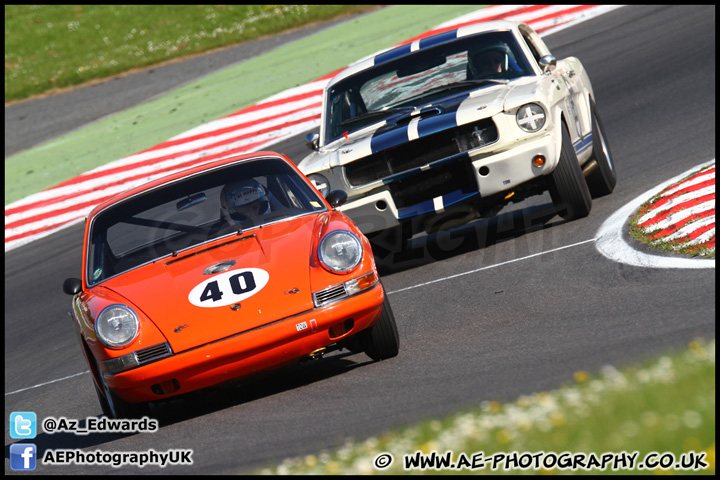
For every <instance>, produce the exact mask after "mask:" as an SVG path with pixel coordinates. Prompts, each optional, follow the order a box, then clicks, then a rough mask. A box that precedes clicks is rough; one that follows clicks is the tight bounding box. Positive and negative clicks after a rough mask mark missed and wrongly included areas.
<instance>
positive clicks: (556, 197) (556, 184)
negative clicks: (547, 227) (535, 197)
mask: <svg viewBox="0 0 720 480" xmlns="http://www.w3.org/2000/svg"><path fill="white" fill-rule="evenodd" d="M549 190H550V197H551V198H552V201H553V204H554V205H555V208H557V210H558V214H559V215H560V216H561V217H562V218H564V219H565V220H568V221H569V220H575V219H577V218H582V217H587V216H588V214H589V213H590V208H591V207H592V197H591V196H590V190H589V189H588V185H587V182H585V177H583V174H582V170H580V165H579V164H578V159H577V155H576V154H575V149H574V148H573V146H572V141H571V140H570V134H569V133H568V130H567V127H566V126H565V124H563V126H562V147H561V151H560V160H559V161H558V165H557V167H556V168H555V171H553V173H552V174H550V188H549Z"/></svg>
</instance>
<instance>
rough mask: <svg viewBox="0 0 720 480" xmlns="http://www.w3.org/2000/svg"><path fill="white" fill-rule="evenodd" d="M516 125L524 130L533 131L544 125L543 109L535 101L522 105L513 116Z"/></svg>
mask: <svg viewBox="0 0 720 480" xmlns="http://www.w3.org/2000/svg"><path fill="white" fill-rule="evenodd" d="M515 118H516V120H517V124H518V127H520V129H522V130H523V131H524V132H528V133H535V132H537V131H538V130H540V129H541V128H542V127H543V126H545V110H544V109H543V108H542V107H541V106H540V105H538V104H537V103H528V104H527V105H523V106H522V107H520V108H519V109H518V111H517V114H516V116H515Z"/></svg>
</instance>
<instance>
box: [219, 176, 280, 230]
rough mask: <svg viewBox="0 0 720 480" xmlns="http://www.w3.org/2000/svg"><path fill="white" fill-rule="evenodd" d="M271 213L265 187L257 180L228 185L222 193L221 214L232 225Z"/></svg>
mask: <svg viewBox="0 0 720 480" xmlns="http://www.w3.org/2000/svg"><path fill="white" fill-rule="evenodd" d="M269 211H270V202H269V201H268V196H267V193H266V192H265V187H263V186H262V185H261V184H260V183H259V182H257V181H256V180H253V179H249V180H241V181H239V182H232V183H228V184H227V185H225V186H224V187H223V189H222V191H221V192H220V214H221V217H222V219H223V220H225V221H226V222H227V223H228V224H230V225H234V224H236V223H240V222H242V221H245V220H247V219H249V218H251V217H254V216H257V215H262V214H264V213H268V212H269Z"/></svg>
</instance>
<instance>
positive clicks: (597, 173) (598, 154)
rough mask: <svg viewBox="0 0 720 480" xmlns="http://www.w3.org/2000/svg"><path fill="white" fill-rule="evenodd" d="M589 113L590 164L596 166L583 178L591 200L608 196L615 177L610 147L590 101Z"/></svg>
mask: <svg viewBox="0 0 720 480" xmlns="http://www.w3.org/2000/svg"><path fill="white" fill-rule="evenodd" d="M590 111H591V114H592V135H593V155H592V157H591V160H590V161H591V162H592V161H594V162H595V163H596V164H597V165H596V166H594V168H593V170H592V171H591V172H590V173H589V174H588V176H587V177H586V178H585V180H586V181H587V184H588V188H589V189H590V195H592V197H593V198H597V197H602V196H604V195H609V194H610V193H612V191H613V190H614V189H615V183H616V182H617V177H616V176H615V165H614V164H613V157H612V154H611V153H610V146H609V145H608V143H607V138H606V137H605V129H604V128H603V124H602V121H601V120H600V116H599V115H598V112H597V107H596V106H595V102H593V101H592V100H590Z"/></svg>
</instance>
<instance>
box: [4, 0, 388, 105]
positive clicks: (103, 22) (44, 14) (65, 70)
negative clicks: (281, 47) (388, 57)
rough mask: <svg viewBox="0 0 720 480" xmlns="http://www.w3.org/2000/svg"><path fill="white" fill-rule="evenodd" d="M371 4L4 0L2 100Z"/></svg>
mask: <svg viewBox="0 0 720 480" xmlns="http://www.w3.org/2000/svg"><path fill="white" fill-rule="evenodd" d="M372 8H376V7H375V6H373V5H5V102H6V103H7V102H9V101H13V100H20V99H25V98H28V97H31V96H34V95H38V94H42V93H45V92H52V91H56V90H57V89H63V88H67V87H72V86H76V85H81V84H84V83H87V82H90V81H92V80H95V79H102V78H107V77H110V76H113V75H117V74H120V73H123V72H127V71H130V70H133V69H136V68H142V67H147V66H150V65H155V64H158V63H161V62H166V61H169V60H172V59H176V58H181V57H187V56H189V55H194V54H198V53H202V52H206V51H209V50H213V49H217V48H220V47H225V46H229V45H233V44H237V43H241V42H244V41H247V40H252V39H256V38H259V37H262V36H265V35H272V34H276V33H279V32H282V31H285V30H288V29H292V28H296V27H299V26H302V25H306V24H309V23H312V22H316V21H321V20H328V19H331V18H335V17H338V16H342V15H346V14H351V13H357V12H360V11H365V10H368V9H372Z"/></svg>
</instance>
